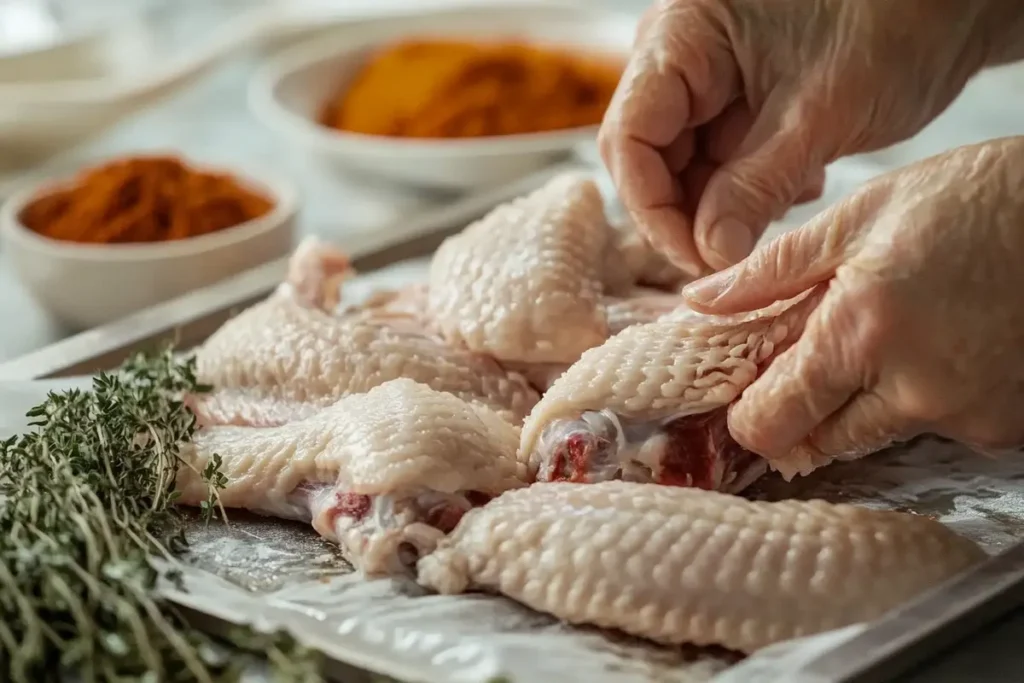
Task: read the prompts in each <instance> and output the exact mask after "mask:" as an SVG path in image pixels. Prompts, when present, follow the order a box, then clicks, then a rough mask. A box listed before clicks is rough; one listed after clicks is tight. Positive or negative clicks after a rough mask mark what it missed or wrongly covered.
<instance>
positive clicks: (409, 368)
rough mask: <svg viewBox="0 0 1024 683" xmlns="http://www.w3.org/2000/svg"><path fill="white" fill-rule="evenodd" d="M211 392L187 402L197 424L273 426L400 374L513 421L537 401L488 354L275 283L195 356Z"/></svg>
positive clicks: (525, 385)
mask: <svg viewBox="0 0 1024 683" xmlns="http://www.w3.org/2000/svg"><path fill="white" fill-rule="evenodd" d="M196 361H197V367H198V371H199V376H200V378H201V379H202V381H204V382H206V383H208V384H211V385H213V386H214V387H215V388H216V391H215V392H214V393H212V394H208V395H205V396H201V397H198V398H197V399H196V400H194V401H193V402H192V403H193V409H194V410H195V411H196V413H197V414H198V415H199V417H200V419H201V420H202V421H203V422H204V423H205V424H242V425H259V426H273V425H277V424H283V423H285V422H288V421H290V420H294V419H301V418H303V417H306V416H308V415H311V414H312V413H314V412H316V411H317V410H318V409H320V408H323V407H325V406H328V405H330V404H331V403H333V402H334V401H335V400H337V399H338V398H341V397H343V396H347V395H349V394H355V393H361V392H365V391H367V390H369V389H371V388H373V387H375V386H378V385H380V384H383V383H384V382H387V381H388V380H392V379H395V378H398V377H407V378H410V379H414V380H416V381H419V382H423V383H424V384H427V385H428V386H430V387H432V388H434V389H436V390H438V391H447V392H450V393H452V394H455V395H456V396H459V397H461V398H463V399H465V400H468V401H473V402H477V403H480V404H482V405H486V406H488V407H490V408H493V409H494V410H496V411H498V412H499V413H500V414H501V415H502V416H503V417H505V418H506V419H507V420H509V421H510V422H514V423H517V424H518V423H520V422H522V419H523V417H524V416H525V415H526V414H527V413H528V412H529V410H530V408H531V407H533V405H534V404H535V403H536V402H537V399H538V394H537V392H536V391H535V390H534V389H533V388H532V387H531V386H530V385H529V384H528V383H527V382H526V380H525V379H524V378H523V377H521V376H519V375H516V374H514V373H509V372H507V371H505V370H504V369H503V368H502V367H501V366H499V365H498V364H497V363H496V362H495V361H494V360H493V359H490V358H487V357H484V356H481V355H478V354H473V353H470V352H467V351H465V350H460V349H454V348H451V347H449V346H447V345H445V344H442V343H440V342H439V341H438V340H436V339H433V338H431V337H429V336H426V335H421V334H418V333H416V332H414V331H411V330H408V329H398V328H393V327H391V326H389V325H385V324H375V323H372V322H367V321H362V320H360V319H358V318H352V319H345V318H343V319H338V318H335V317H333V316H331V315H329V314H327V313H325V312H323V311H320V310H317V309H315V308H308V307H306V306H303V305H302V304H300V303H299V302H298V301H296V300H295V298H294V297H292V296H289V294H288V293H287V292H286V291H279V292H277V293H275V294H274V295H273V296H271V297H270V298H269V299H267V300H266V301H263V302H261V303H258V304H256V305H254V306H252V307H250V308H249V309H247V310H245V311H243V312H242V313H240V314H239V315H238V316H236V317H234V318H232V319H231V320H229V321H228V322H226V323H225V324H224V325H223V326H222V327H221V328H220V329H219V330H217V332H215V333H214V334H213V335H212V336H211V337H210V338H209V339H208V340H207V341H206V343H205V344H203V346H202V347H201V348H200V349H199V352H198V353H197V355H196Z"/></svg>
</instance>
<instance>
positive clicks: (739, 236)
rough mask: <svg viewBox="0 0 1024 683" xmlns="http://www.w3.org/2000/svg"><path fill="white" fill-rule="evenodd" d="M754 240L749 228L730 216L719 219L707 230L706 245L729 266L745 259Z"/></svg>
mask: <svg viewBox="0 0 1024 683" xmlns="http://www.w3.org/2000/svg"><path fill="white" fill-rule="evenodd" d="M755 242H756V240H755V239H754V233H753V232H751V231H750V228H748V227H747V226H746V225H744V224H743V223H741V222H739V221H737V220H735V219H732V218H726V219H724V220H722V221H719V222H718V223H717V224H715V226H714V227H712V228H711V230H710V231H708V247H709V248H710V249H711V251H713V252H715V253H716V254H718V256H719V257H720V258H721V259H722V261H723V262H724V265H729V266H731V265H734V264H736V263H739V262H740V261H742V260H743V259H745V258H746V257H747V256H749V255H750V252H751V251H753V250H754V243H755ZM711 265H714V264H711Z"/></svg>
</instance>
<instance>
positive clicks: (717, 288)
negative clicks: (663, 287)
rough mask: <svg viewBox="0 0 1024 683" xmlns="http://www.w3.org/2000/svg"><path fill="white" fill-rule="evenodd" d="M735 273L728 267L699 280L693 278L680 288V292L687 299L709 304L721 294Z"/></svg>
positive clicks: (728, 285)
mask: <svg viewBox="0 0 1024 683" xmlns="http://www.w3.org/2000/svg"><path fill="white" fill-rule="evenodd" d="M735 277H736V274H735V273H734V272H733V270H732V269H731V268H730V269H729V270H723V271H720V272H718V273H715V274H714V275H708V276H707V277H704V278H701V279H700V280H694V281H693V282H691V283H690V284H688V285H686V286H685V287H683V289H682V294H683V296H684V297H686V298H687V299H690V300H691V301H695V302H697V303H701V304H710V303H713V302H714V301H715V299H717V298H718V297H720V296H722V294H724V293H725V291H726V290H727V289H729V287H730V286H732V282H733V280H734V279H735Z"/></svg>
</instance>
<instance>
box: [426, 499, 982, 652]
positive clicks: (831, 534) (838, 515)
mask: <svg viewBox="0 0 1024 683" xmlns="http://www.w3.org/2000/svg"><path fill="white" fill-rule="evenodd" d="M984 557H985V553H984V552H983V551H982V550H981V549H980V548H979V547H978V546H976V545H975V544H974V543H973V542H971V541H969V540H967V539H965V538H963V537H961V536H958V535H957V534H955V533H953V532H952V531H950V530H949V529H948V528H946V527H945V526H944V525H942V524H941V523H939V522H936V521H934V520H931V519H929V518H927V517H922V516H916V515H907V514H902V513H897V512H888V511H878V510H869V509H866V508H861V507H856V506H852V505H834V504H829V503H825V502H823V501H783V502H777V503H765V502H751V501H748V500H745V499H743V498H739V497H737V496H732V495H729V494H724V493H715V492H711V491H702V490H699V489H687V488H676V487H669V486H652V485H650V484H638V483H633V482H624V481H608V482H602V483H599V484H588V485H585V484H571V483H560V482H559V483H546V484H545V483H541V484H534V485H533V486H531V487H529V488H526V489H521V490H517V491H510V492H508V493H505V494H503V495H501V496H499V497H498V498H496V499H494V500H492V501H491V502H490V503H488V504H487V505H485V506H484V507H482V508H478V509H476V510H473V511H471V512H469V513H467V514H466V515H465V516H464V517H463V518H462V520H461V521H460V522H459V524H458V526H456V528H455V530H454V531H453V532H452V533H451V534H450V535H449V536H448V537H446V538H445V539H444V540H442V541H441V542H440V543H439V544H438V545H437V548H436V549H435V550H434V552H433V553H431V554H429V555H427V556H425V557H423V558H422V559H420V560H419V563H418V567H417V568H418V577H419V582H420V583H421V584H423V585H424V586H426V587H428V588H430V589H432V590H435V591H438V592H440V593H444V594H453V593H461V592H463V591H466V590H485V591H489V592H496V593H501V594H504V595H506V596H508V597H510V598H512V599H514V600H517V601H518V602H521V603H523V604H525V605H527V606H529V607H531V608H533V609H535V610H538V611H540V612H545V613H547V614H551V615H553V616H555V617H557V618H559V619H563V620H565V621H567V622H570V623H574V624H593V625H596V626H600V627H604V628H615V629H620V630H622V631H624V632H626V633H629V634H632V635H635V636H639V637H643V638H649V639H651V640H653V641H656V642H660V643H664V644H669V645H675V644H681V643H692V644H696V645H718V646H722V647H726V648H729V649H732V650H737V651H740V652H745V653H750V652H753V651H755V650H757V649H759V648H761V647H764V646H766V645H770V644H772V643H775V642H778V641H781V640H786V639H789V638H796V637H800V636H805V635H811V634H814V633H819V632H822V631H826V630H830V629H833V628H839V627H842V626H845V625H849V624H854V623H858V622H862V621H867V620H871V619H875V618H877V617H879V616H881V615H882V614H883V613H885V612H886V611H887V610H889V609H892V608H894V607H896V606H898V605H900V604H902V603H904V602H906V601H907V600H910V599H911V598H913V597H915V596H917V595H918V594H920V593H922V592H924V591H926V590H927V589H929V588H931V587H933V586H936V585H938V584H939V583H941V582H942V581H944V580H946V579H947V578H949V577H951V576H953V575H955V574H957V573H959V572H961V571H963V570H965V569H967V568H969V567H971V566H972V565H974V564H976V563H977V562H980V561H981V560H982V559H984Z"/></svg>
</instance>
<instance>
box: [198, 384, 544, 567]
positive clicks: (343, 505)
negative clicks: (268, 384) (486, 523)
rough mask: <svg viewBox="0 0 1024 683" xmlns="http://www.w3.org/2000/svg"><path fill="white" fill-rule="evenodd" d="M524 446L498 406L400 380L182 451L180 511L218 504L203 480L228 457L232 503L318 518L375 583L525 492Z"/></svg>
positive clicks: (221, 432) (208, 437) (227, 501)
mask: <svg viewBox="0 0 1024 683" xmlns="http://www.w3.org/2000/svg"><path fill="white" fill-rule="evenodd" d="M518 437H519V432H518V429H516V428H515V427H513V426H512V425H510V424H508V423H507V422H505V421H504V420H503V419H502V418H501V417H499V416H498V415H497V414H496V413H494V412H492V411H490V410H488V409H487V408H484V407H481V406H477V405H473V404H469V403H466V402H464V401H462V400H460V399H458V398H456V397H455V396H452V395H451V394H447V393H442V392H437V391H434V390H432V389H430V388H429V387H427V386H425V385H423V384H418V383H416V382H413V381H412V380H408V379H396V380H393V381H390V382H387V383H385V384H382V385H381V386H378V387H375V388H373V389H371V390H370V391H368V392H366V393H364V394H356V395H353V396H349V397H346V398H343V399H341V400H340V401H338V402H337V403H335V404H334V405H332V406H330V407H328V408H326V409H324V410H322V411H320V412H318V413H316V414H315V415H313V416H311V417H309V418H306V419H305V420H301V421H298V422H291V423H289V424H285V425H282V426H279V427H273V428H263V429H260V428H254V427H210V428H206V429H203V430H201V431H200V432H199V433H198V434H197V436H196V438H195V440H194V442H193V443H192V444H191V446H189V447H188V448H186V449H184V451H183V454H182V457H183V459H184V460H185V462H186V463H187V464H188V465H189V466H188V467H183V468H181V470H180V474H179V479H178V490H179V491H180V492H181V494H182V495H181V499H180V502H181V503H182V504H185V505H195V504H197V503H199V502H200V501H202V500H205V499H206V496H207V487H206V485H205V484H204V483H203V481H202V480H201V479H200V478H199V477H198V476H197V475H196V472H201V471H202V470H203V468H204V467H206V464H207V463H208V462H209V460H210V458H211V457H212V455H213V454H217V455H219V456H220V457H221V459H222V465H221V468H220V469H221V472H222V473H223V474H224V475H225V476H226V477H227V481H228V484H227V487H226V488H224V489H223V490H222V491H221V492H220V502H221V503H222V504H223V505H224V506H226V507H234V508H245V509H248V510H252V511H254V512H259V513H263V514H269V515H274V516H278V517H284V518H291V519H299V520H306V521H311V522H312V524H313V526H314V528H316V530H317V531H318V532H319V533H320V534H322V535H323V536H325V537H326V538H329V539H331V540H334V541H337V542H339V543H340V544H341V545H342V546H343V548H344V549H345V550H346V551H347V553H348V555H349V556H350V558H351V559H352V561H353V563H354V564H356V565H358V566H359V567H361V568H362V569H363V570H364V571H365V572H367V573H368V574H377V573H390V572H395V571H399V570H400V569H401V567H402V566H403V562H404V563H406V564H407V563H408V562H409V561H410V559H414V557H413V556H416V555H418V554H419V553H423V552H428V551H429V550H430V549H431V548H433V544H434V543H436V541H437V539H438V538H440V537H441V536H442V535H443V533H444V532H447V531H450V530H451V528H452V527H453V526H454V525H455V523H456V522H457V521H458V519H459V517H461V515H462V514H463V513H464V512H465V511H466V510H467V509H469V508H470V507H471V506H472V505H473V504H479V503H481V502H484V501H486V500H487V499H489V497H491V496H494V495H497V494H499V493H501V492H502V491H505V490H507V489H510V488H514V487H517V486H523V485H524V484H523V482H524V480H525V477H526V467H525V465H524V464H522V463H519V462H518V461H517V460H516V447H517V445H518V442H519V438H518Z"/></svg>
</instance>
